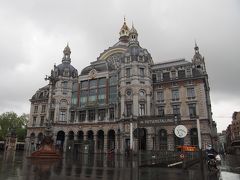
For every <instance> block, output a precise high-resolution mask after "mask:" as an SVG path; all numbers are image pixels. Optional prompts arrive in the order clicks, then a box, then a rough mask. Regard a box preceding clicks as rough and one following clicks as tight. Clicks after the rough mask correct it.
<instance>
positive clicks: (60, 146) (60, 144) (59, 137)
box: [56, 131, 65, 151]
mask: <svg viewBox="0 0 240 180" xmlns="http://www.w3.org/2000/svg"><path fill="white" fill-rule="evenodd" d="M64 141H65V132H64V131H58V133H57V139H56V144H57V148H58V149H59V150H60V151H62V150H63V145H64Z"/></svg>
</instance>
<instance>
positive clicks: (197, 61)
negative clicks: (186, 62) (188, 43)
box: [192, 42, 206, 74]
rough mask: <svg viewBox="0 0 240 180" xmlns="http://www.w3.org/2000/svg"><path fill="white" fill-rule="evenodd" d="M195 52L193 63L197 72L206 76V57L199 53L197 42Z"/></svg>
mask: <svg viewBox="0 0 240 180" xmlns="http://www.w3.org/2000/svg"><path fill="white" fill-rule="evenodd" d="M194 51H195V54H194V56H193V58H192V62H193V64H194V66H195V69H196V70H197V71H199V72H200V73H203V74H204V73H206V67H205V62H204V57H203V56H202V55H201V54H200V53H199V47H198V45H197V43H196V42H195V47H194Z"/></svg>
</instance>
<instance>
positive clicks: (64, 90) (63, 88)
mask: <svg viewBox="0 0 240 180" xmlns="http://www.w3.org/2000/svg"><path fill="white" fill-rule="evenodd" d="M67 86H68V82H67V81H64V82H62V91H63V94H67Z"/></svg>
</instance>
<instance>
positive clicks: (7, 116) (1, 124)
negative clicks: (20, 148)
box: [0, 112, 27, 141]
mask: <svg viewBox="0 0 240 180" xmlns="http://www.w3.org/2000/svg"><path fill="white" fill-rule="evenodd" d="M26 124H27V117H26V115H25V114H23V115H21V116H18V115H17V114H16V113H15V112H6V113H3V114H1V115H0V140H2V141H3V140H5V138H6V136H7V134H8V133H11V132H13V131H15V132H16V135H17V138H18V139H19V140H20V141H23V140H24V139H25V137H26V133H27V130H26Z"/></svg>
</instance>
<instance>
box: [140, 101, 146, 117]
mask: <svg viewBox="0 0 240 180" xmlns="http://www.w3.org/2000/svg"><path fill="white" fill-rule="evenodd" d="M139 115H140V116H144V115H145V104H143V103H140V104H139Z"/></svg>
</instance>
